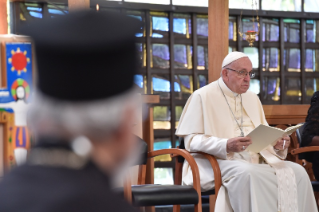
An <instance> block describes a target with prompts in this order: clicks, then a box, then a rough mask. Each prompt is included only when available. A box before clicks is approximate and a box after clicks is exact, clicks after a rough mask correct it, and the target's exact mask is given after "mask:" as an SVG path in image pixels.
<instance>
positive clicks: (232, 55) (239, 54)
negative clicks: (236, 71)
mask: <svg viewBox="0 0 319 212" xmlns="http://www.w3.org/2000/svg"><path fill="white" fill-rule="evenodd" d="M243 57H248V56H247V55H246V54H244V53H242V52H231V53H229V54H228V55H227V56H226V57H225V59H224V60H223V64H222V68H224V67H225V66H227V65H229V64H231V63H232V62H234V61H236V60H238V59H240V58H243Z"/></svg>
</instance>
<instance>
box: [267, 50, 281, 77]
mask: <svg viewBox="0 0 319 212" xmlns="http://www.w3.org/2000/svg"><path fill="white" fill-rule="evenodd" d="M263 71H270V72H273V71H280V50H279V49H278V48H264V49H263Z"/></svg>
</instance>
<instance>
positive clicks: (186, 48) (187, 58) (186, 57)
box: [174, 44, 193, 69]
mask: <svg viewBox="0 0 319 212" xmlns="http://www.w3.org/2000/svg"><path fill="white" fill-rule="evenodd" d="M192 56H193V47H192V46H190V45H184V44H175V45H174V68H176V69H192V68H193V63H192Z"/></svg>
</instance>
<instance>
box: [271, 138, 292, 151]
mask: <svg viewBox="0 0 319 212" xmlns="http://www.w3.org/2000/svg"><path fill="white" fill-rule="evenodd" d="M285 141H286V142H285ZM284 144H285V145H284ZM289 145H290V137H289V136H288V135H287V136H285V137H282V138H280V139H278V141H277V143H276V145H275V146H274V148H275V149H276V150H285V149H287V148H288V147H289Z"/></svg>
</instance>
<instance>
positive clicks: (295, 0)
mask: <svg viewBox="0 0 319 212" xmlns="http://www.w3.org/2000/svg"><path fill="white" fill-rule="evenodd" d="M261 8H262V9H263V10H279V11H296V12H301V0H262V3H261Z"/></svg>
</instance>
